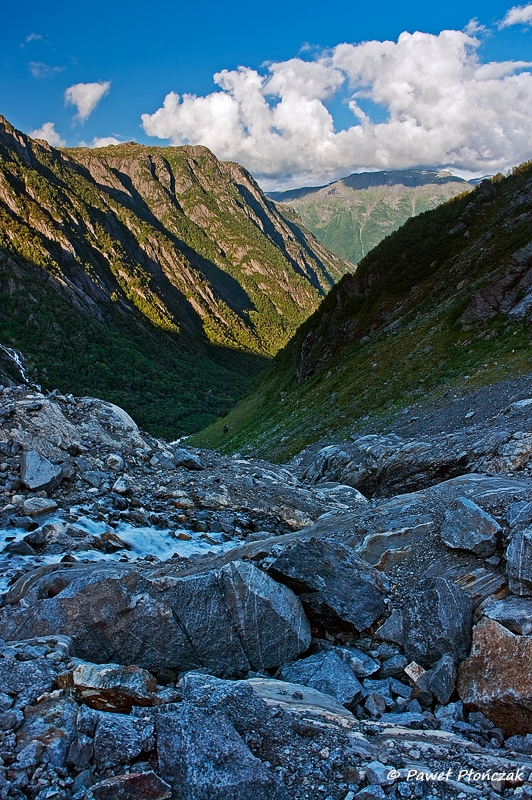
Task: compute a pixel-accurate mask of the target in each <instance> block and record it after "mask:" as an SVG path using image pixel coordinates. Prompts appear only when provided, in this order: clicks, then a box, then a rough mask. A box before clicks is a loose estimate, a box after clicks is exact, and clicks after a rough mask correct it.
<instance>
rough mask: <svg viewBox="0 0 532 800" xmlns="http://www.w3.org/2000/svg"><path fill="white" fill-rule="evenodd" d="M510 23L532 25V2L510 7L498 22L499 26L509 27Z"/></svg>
mask: <svg viewBox="0 0 532 800" xmlns="http://www.w3.org/2000/svg"><path fill="white" fill-rule="evenodd" d="M510 25H532V3H528V5H526V6H513V8H510V9H509V10H508V11H507V12H506V15H505V17H504V19H503V20H501V22H499V28H509V27H510Z"/></svg>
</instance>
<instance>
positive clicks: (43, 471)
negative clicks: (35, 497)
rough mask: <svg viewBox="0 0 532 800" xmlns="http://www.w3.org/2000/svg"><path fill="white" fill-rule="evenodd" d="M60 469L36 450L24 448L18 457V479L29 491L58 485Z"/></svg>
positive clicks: (60, 475) (48, 488)
mask: <svg viewBox="0 0 532 800" xmlns="http://www.w3.org/2000/svg"><path fill="white" fill-rule="evenodd" d="M61 477H62V469H61V467H58V466H57V465H56V464H52V462H51V461H49V460H48V459H47V458H46V457H45V456H42V455H41V454H40V453H38V452H37V450H25V451H24V452H23V453H22V456H21V458H20V480H21V481H22V483H23V484H24V486H25V487H26V489H31V491H33V492H36V491H39V490H46V491H51V490H52V489H55V488H56V487H57V486H59V483H60V482H61Z"/></svg>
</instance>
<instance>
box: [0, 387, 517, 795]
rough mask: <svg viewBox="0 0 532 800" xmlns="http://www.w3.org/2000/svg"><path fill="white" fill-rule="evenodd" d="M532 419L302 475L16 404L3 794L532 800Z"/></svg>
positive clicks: (97, 404) (509, 413)
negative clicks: (506, 799)
mask: <svg viewBox="0 0 532 800" xmlns="http://www.w3.org/2000/svg"><path fill="white" fill-rule="evenodd" d="M530 408H532V401H529V402H524V401H523V402H521V401H520V404H513V407H505V408H501V409H500V410H499V411H497V413H494V414H492V416H491V417H490V419H491V420H492V421H491V423H489V424H488V423H486V420H484V421H483V423H482V426H480V425H479V426H477V427H475V426H474V425H471V424H469V421H466V422H467V424H468V425H469V427H463V428H459V427H458V428H456V429H455V430H453V431H452V432H451V433H449V434H442V435H441V436H439V437H436V436H432V438H431V436H429V435H427V436H423V437H421V438H420V439H419V440H418V439H416V440H414V439H411V440H407V439H406V438H405V437H404V436H402V435H401V436H400V435H399V434H395V433H394V432H393V431H392V432H389V433H386V434H382V435H381V434H376V435H374V436H366V437H361V438H359V439H358V440H355V441H354V442H351V443H343V444H335V445H327V446H323V447H321V448H314V450H309V451H306V452H304V453H303V454H301V455H300V457H298V459H295V460H294V461H293V462H292V463H291V464H290V465H287V466H279V465H273V464H269V463H267V462H264V461H260V460H255V459H241V458H236V457H235V458H229V457H225V456H221V455H219V454H217V453H214V452H209V451H204V450H195V449H192V448H189V447H187V446H186V442H178V443H172V442H166V441H162V440H156V439H153V438H152V437H150V436H148V435H147V434H145V433H143V432H142V431H140V430H139V429H138V428H137V426H136V425H135V423H134V422H133V420H132V419H131V418H130V417H129V416H128V415H127V414H125V412H123V411H122V410H121V409H119V408H117V407H116V406H113V405H112V404H109V403H105V402H103V401H101V400H97V399H95V398H75V397H73V396H72V395H61V394H59V393H58V392H54V393H52V394H51V395H46V396H44V395H42V394H40V393H37V392H34V391H31V390H29V389H28V388H26V387H17V386H13V387H7V388H4V389H3V390H2V392H1V394H0V411H2V409H3V413H2V414H0V418H1V419H2V420H3V421H2V424H1V426H0V462H1V463H0V491H1V492H2V493H3V495H2V497H3V504H2V509H1V512H0V548H1V551H0V563H1V566H2V584H1V585H0V589H1V592H2V594H1V595H0V637H1V638H0V798H5V799H6V800H7V799H8V798H9V799H10V798H17V799H18V798H29V800H52V799H53V800H56V798H57V800H111V798H112V799H113V800H114V799H115V798H118V800H136V799H137V798H146V800H163V798H176V800H233V799H234V800H314V799H315V798H323V800H354V798H359V800H364V798H366V799H367V800H374V798H381V799H382V798H394V799H395V798H428V797H435V796H437V797H441V798H450V797H469V796H471V797H481V798H494V797H501V796H502V797H516V798H522V799H523V800H526V798H530V797H532V781H531V780H530V779H531V777H532V699H531V698H532V692H531V689H530V669H529V668H528V667H529V664H528V662H529V661H530V657H531V656H530V654H531V652H532V628H531V625H530V618H531V616H532V609H531V604H532V590H531V588H530V586H531V585H532V547H529V543H530V542H529V540H530V537H531V535H532V534H531V531H532V478H531V474H530V467H529V463H530V460H531V457H532V447H531V446H530V442H529V438H530V436H531V435H532V434H531V431H530V430H529V427H530V426H527V423H528V414H529V409H530ZM529 453H530V457H529ZM364 492H366V493H367V496H364ZM440 774H441V775H443V776H447V777H443V778H440V779H437V776H438V775H440ZM501 775H503V776H504V777H500V776H501ZM418 776H421V777H418ZM435 776H436V777H435Z"/></svg>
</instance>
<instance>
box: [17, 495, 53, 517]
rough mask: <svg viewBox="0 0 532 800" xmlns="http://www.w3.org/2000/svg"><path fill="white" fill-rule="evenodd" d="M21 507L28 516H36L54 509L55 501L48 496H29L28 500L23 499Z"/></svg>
mask: <svg viewBox="0 0 532 800" xmlns="http://www.w3.org/2000/svg"><path fill="white" fill-rule="evenodd" d="M22 508H23V509H24V514H26V515H27V516H28V517H38V516H39V515H40V514H47V513H49V512H50V511H55V509H56V508H57V503H56V502H55V500H51V499H50V498H49V497H30V498H29V499H28V500H24V503H23V505H22Z"/></svg>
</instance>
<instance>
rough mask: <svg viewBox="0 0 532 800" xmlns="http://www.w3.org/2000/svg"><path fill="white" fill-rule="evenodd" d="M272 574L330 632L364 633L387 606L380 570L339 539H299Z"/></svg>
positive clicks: (273, 566) (279, 558)
mask: <svg viewBox="0 0 532 800" xmlns="http://www.w3.org/2000/svg"><path fill="white" fill-rule="evenodd" d="M269 574H270V575H272V577H274V578H275V579H276V580H277V581H280V582H282V583H285V584H286V585H287V586H289V587H290V588H291V589H292V590H293V591H294V592H295V593H296V594H297V595H299V598H300V600H301V602H302V603H303V607H304V609H305V612H306V614H307V616H308V617H309V619H310V620H311V621H312V622H313V623H315V624H317V625H320V626H322V627H324V628H326V629H327V630H333V631H341V630H344V631H345V630H351V631H355V632H357V633H360V632H361V631H363V630H365V629H366V628H369V626H370V625H372V624H373V623H374V622H375V621H376V620H377V619H379V617H381V616H382V615H383V613H384V610H385V606H384V597H385V584H384V583H383V580H382V577H381V576H380V574H379V573H378V572H377V571H376V570H375V569H372V568H371V567H370V566H369V565H368V564H367V563H366V562H365V561H364V560H363V559H362V558H360V556H359V555H357V554H356V553H355V552H354V551H353V550H352V549H351V548H350V547H346V546H345V545H343V544H340V543H339V542H333V541H331V540H320V539H318V538H312V539H310V540H309V541H296V542H294V544H293V545H292V546H291V547H289V548H287V550H285V552H284V553H282V554H281V555H280V556H279V557H278V558H276V559H275V561H273V563H272V564H271V566H270V568H269Z"/></svg>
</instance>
